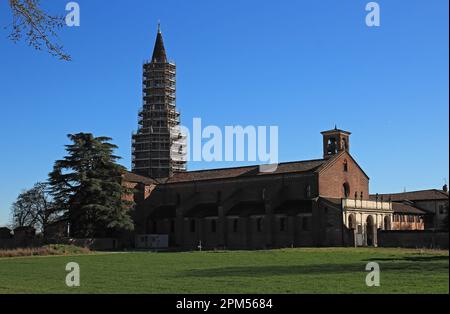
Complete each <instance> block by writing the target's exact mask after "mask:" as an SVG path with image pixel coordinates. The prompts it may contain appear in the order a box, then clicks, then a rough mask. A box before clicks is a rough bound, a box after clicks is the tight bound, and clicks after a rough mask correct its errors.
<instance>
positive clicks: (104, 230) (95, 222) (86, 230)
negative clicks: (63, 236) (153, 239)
mask: <svg viewBox="0 0 450 314" xmlns="http://www.w3.org/2000/svg"><path fill="white" fill-rule="evenodd" d="M68 137H69V139H70V140H71V141H72V142H73V143H72V144H70V145H66V151H67V152H68V155H67V156H66V157H64V159H62V160H57V161H56V162H55V165H54V168H53V171H52V172H51V173H50V174H49V182H50V185H51V191H52V195H53V197H54V200H55V203H56V205H57V207H58V208H59V209H60V210H61V211H63V213H64V215H65V216H66V218H67V219H68V220H69V222H70V223H71V233H72V235H73V236H76V237H102V236H112V235H114V234H117V233H118V232H120V231H124V230H132V229H133V221H132V218H131V216H130V211H131V209H132V207H133V203H132V202H129V201H127V200H125V199H124V198H123V196H124V195H125V194H128V193H132V191H130V189H128V188H126V187H124V186H123V185H122V174H123V172H124V171H125V168H124V167H123V166H121V165H118V164H117V163H116V161H117V160H118V159H119V158H120V157H118V156H115V155H114V154H113V151H114V149H116V148H117V146H116V145H114V144H111V143H110V142H109V141H110V140H111V138H109V137H94V136H93V135H92V134H90V133H78V134H69V135H68Z"/></svg>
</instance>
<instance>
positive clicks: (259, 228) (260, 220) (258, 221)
mask: <svg viewBox="0 0 450 314" xmlns="http://www.w3.org/2000/svg"><path fill="white" fill-rule="evenodd" d="M261 230H262V218H258V219H257V220H256V231H258V232H261Z"/></svg>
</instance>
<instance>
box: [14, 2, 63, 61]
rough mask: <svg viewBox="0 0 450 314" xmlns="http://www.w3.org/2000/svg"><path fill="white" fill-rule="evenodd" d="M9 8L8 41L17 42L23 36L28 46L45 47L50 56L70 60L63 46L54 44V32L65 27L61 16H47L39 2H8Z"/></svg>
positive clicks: (55, 38) (39, 48)
mask: <svg viewBox="0 0 450 314" xmlns="http://www.w3.org/2000/svg"><path fill="white" fill-rule="evenodd" d="M9 6H10V8H11V11H12V19H13V21H12V26H11V28H12V31H11V34H10V35H9V39H11V40H12V41H14V42H18V41H20V40H22V37H23V36H25V37H26V40H27V42H28V45H29V46H32V47H34V48H35V49H37V50H42V48H43V47H45V48H46V49H47V51H48V52H49V53H50V54H51V55H53V56H56V57H59V58H60V59H61V60H65V61H70V60H71V57H70V55H68V54H67V53H65V52H64V50H63V46H62V45H59V44H57V43H56V42H57V39H58V35H57V32H56V31H57V30H58V29H60V28H62V27H63V26H64V25H65V23H64V17H63V16H52V15H49V14H47V13H46V12H44V11H43V10H42V9H41V8H40V2H39V0H9Z"/></svg>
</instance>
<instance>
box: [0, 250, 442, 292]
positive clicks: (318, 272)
mask: <svg viewBox="0 0 450 314" xmlns="http://www.w3.org/2000/svg"><path fill="white" fill-rule="evenodd" d="M371 261H375V262H378V263H379V265H380V269H381V278H380V286H379V287H367V286H366V284H365V278H366V275H367V274H368V272H367V271H366V270H365V266H366V264H367V263H368V262H371ZM68 262H77V263H78V264H79V265H80V269H81V286H80V287H76V288H69V287H67V286H66V285H65V277H66V274H67V273H68V272H66V271H65V266H66V264H67V263H68ZM448 264H449V254H448V251H432V250H411V249H386V248H357V249H355V248H305V249H283V250H268V251H226V252H185V253H135V252H133V253H100V254H88V255H79V256H46V257H43V256H36V257H18V258H2V259H0V293H202V294H203V293H449V271H448Z"/></svg>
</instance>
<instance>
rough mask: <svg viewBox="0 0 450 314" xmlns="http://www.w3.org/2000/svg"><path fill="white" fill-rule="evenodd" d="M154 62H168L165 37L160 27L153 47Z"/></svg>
mask: <svg viewBox="0 0 450 314" xmlns="http://www.w3.org/2000/svg"><path fill="white" fill-rule="evenodd" d="M152 62H157V63H167V55H166V49H165V48H164V41H163V37H162V34H161V32H160V31H159V29H158V35H156V41H155V48H154V49H153V55H152Z"/></svg>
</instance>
